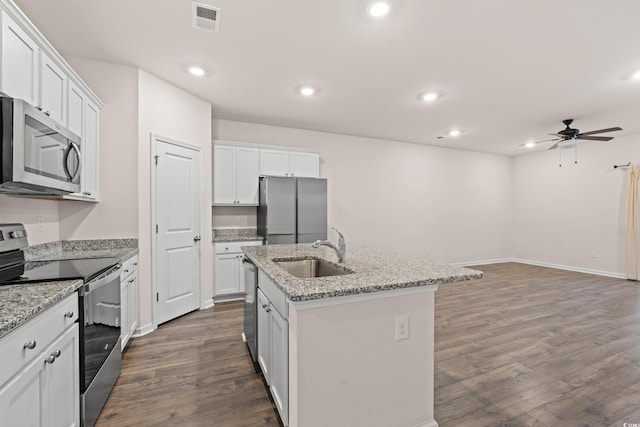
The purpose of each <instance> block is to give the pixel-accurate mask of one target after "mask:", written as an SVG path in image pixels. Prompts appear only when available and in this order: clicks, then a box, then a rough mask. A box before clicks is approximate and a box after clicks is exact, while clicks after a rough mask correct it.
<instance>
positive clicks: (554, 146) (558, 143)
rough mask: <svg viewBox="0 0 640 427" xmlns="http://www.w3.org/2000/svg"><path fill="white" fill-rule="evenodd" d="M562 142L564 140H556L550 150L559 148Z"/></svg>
mask: <svg viewBox="0 0 640 427" xmlns="http://www.w3.org/2000/svg"><path fill="white" fill-rule="evenodd" d="M561 142H562V141H558V142H556V143H555V144H553V145H552V146H551V147H549V148H548V149H549V150H554V149H556V148H558V145H560V143H561Z"/></svg>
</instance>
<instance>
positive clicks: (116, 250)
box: [25, 239, 138, 261]
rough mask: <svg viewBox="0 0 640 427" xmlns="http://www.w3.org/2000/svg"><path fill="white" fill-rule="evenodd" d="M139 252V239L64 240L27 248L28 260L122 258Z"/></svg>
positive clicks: (121, 259) (26, 256)
mask: <svg viewBox="0 0 640 427" xmlns="http://www.w3.org/2000/svg"><path fill="white" fill-rule="evenodd" d="M137 253H138V239H97V240H63V241H57V242H51V243H44V244H41V245H34V246H29V247H28V248H26V249H25V258H26V260H27V261H54V260H65V259H81V258H120V261H124V260H126V259H127V258H130V257H132V256H133V255H135V254H137Z"/></svg>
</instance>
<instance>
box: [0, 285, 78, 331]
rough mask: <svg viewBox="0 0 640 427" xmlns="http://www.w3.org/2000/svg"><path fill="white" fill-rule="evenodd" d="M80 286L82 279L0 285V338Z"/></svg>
mask: <svg viewBox="0 0 640 427" xmlns="http://www.w3.org/2000/svg"><path fill="white" fill-rule="evenodd" d="M80 286H82V280H65V281H61V282H40V283H25V284H23V285H5V286H0V338H2V337H3V336H4V335H6V334H8V333H9V332H11V331H12V330H14V329H15V328H17V327H18V326H20V325H22V324H23V323H25V322H26V321H28V320H29V319H31V318H33V317H34V316H35V315H36V314H38V313H40V312H41V311H44V310H45V309H46V308H48V307H50V306H52V305H53V304H55V303H57V302H58V301H61V300H62V299H64V297H66V296H68V295H71V294H72V293H73V292H75V291H76V290H77V289H78V288H79V287H80Z"/></svg>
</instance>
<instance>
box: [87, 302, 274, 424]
mask: <svg viewBox="0 0 640 427" xmlns="http://www.w3.org/2000/svg"><path fill="white" fill-rule="evenodd" d="M242 328H243V323H242V303H241V302H231V303H225V304H217V305H216V306H215V307H213V308H210V309H207V310H202V311H196V312H193V313H190V314H187V315H185V316H182V317H180V318H178V319H175V320H173V321H171V322H168V323H166V324H164V325H161V326H160V327H159V328H158V330H156V331H154V332H153V333H151V334H149V335H146V336H144V337H140V338H134V339H132V340H131V341H130V342H129V347H128V348H127V350H126V352H125V353H124V355H123V360H122V373H121V374H120V378H118V382H117V383H116V386H115V387H114V389H113V391H112V392H111V395H110V396H109V400H108V401H107V404H106V405H105V407H104V409H103V410H102V413H101V414H100V418H99V419H98V422H97V424H96V427H125V426H136V427H145V426H148V427H160V426H172V425H179V426H193V427H199V426H215V427H248V426H256V427H279V426H280V425H281V424H280V421H279V418H278V415H277V412H276V409H275V406H274V405H273V403H272V401H271V400H270V398H269V395H268V393H267V390H266V388H265V386H264V382H263V380H262V376H261V375H259V374H256V372H255V370H254V369H253V365H252V363H251V358H250V357H249V352H248V350H247V349H246V344H245V343H244V342H243V341H242V338H241V334H242Z"/></svg>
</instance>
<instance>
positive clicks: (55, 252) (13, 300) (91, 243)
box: [0, 239, 139, 338]
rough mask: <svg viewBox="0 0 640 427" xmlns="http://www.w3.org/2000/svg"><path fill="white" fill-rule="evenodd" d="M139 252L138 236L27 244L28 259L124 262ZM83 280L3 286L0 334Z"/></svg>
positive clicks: (25, 319) (66, 293)
mask: <svg viewBox="0 0 640 427" xmlns="http://www.w3.org/2000/svg"><path fill="white" fill-rule="evenodd" d="M133 245H135V246H133ZM138 252H139V248H138V246H137V239H103V240H79V241H58V242H51V243H46V244H42V245H35V246H33V247H29V248H27V250H26V251H25V256H26V257H27V263H28V262H30V261H57V260H68V259H79V258H118V259H119V262H123V261H125V260H127V259H129V258H131V257H132V256H134V255H136V254H138ZM82 284H83V282H82V280H65V281H52V282H37V283H25V284H15V285H4V286H0V301H2V306H0V338H2V337H4V336H5V335H7V334H8V333H9V332H11V331H13V330H14V329H16V328H18V327H19V326H21V325H22V324H24V323H26V322H28V321H29V320H30V319H32V318H33V317H35V316H37V315H38V314H39V313H41V312H43V311H44V310H46V309H47V308H49V307H51V306H53V305H55V304H56V303H57V302H59V301H61V300H62V299H64V298H65V297H66V296H68V295H71V294H72V293H73V292H75V291H76V290H77V289H78V288H80V287H81V286H82Z"/></svg>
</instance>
